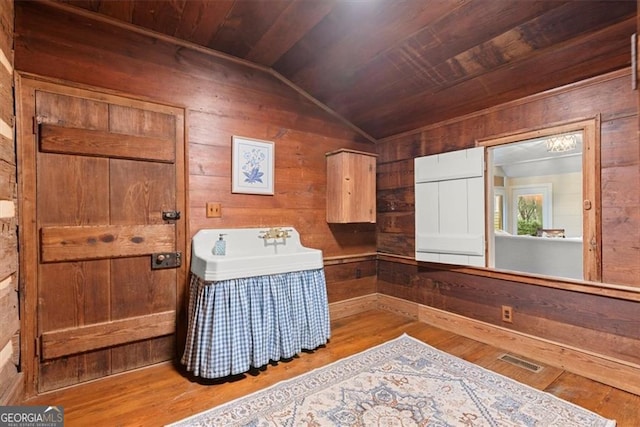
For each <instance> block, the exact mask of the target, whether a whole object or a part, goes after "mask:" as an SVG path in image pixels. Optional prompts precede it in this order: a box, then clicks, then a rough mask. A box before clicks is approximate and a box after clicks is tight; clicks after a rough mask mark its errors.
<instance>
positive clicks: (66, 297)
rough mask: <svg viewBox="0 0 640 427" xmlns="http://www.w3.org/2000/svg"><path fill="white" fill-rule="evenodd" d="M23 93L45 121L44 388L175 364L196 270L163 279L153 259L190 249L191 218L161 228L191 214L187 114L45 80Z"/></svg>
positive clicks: (37, 186) (41, 197)
mask: <svg viewBox="0 0 640 427" xmlns="http://www.w3.org/2000/svg"><path fill="white" fill-rule="evenodd" d="M30 85H33V86H30ZM25 87H28V90H24V89H25ZM21 90H23V96H22V105H21V106H22V107H23V110H24V111H23V112H22V113H23V115H26V114H28V111H27V110H28V108H25V106H26V107H30V108H31V114H32V115H33V117H34V126H33V134H34V139H35V144H34V146H33V147H34V148H33V149H31V148H29V147H24V148H23V154H24V156H23V157H24V158H25V159H27V161H26V164H24V165H21V166H22V167H26V168H31V169H33V170H34V172H33V174H29V173H28V171H27V173H25V176H26V177H29V176H33V177H34V179H33V180H32V181H31V182H27V183H26V184H25V188H26V189H27V191H26V193H27V194H25V196H26V197H27V200H29V199H30V198H31V197H34V198H35V204H34V206H35V211H34V212H26V215H25V218H26V219H25V220H26V221H29V219H31V220H32V221H31V222H32V223H33V224H35V230H33V231H29V232H27V233H26V234H27V236H30V237H31V239H30V243H33V245H34V246H35V247H36V248H38V250H37V252H31V254H32V255H29V254H26V255H25V263H24V268H25V269H29V268H33V269H35V271H36V273H35V274H34V273H29V274H25V277H27V279H25V280H26V281H27V282H26V283H25V288H26V289H27V295H34V294H35V296H32V297H30V298H31V299H30V300H29V302H28V303H27V306H29V305H32V306H33V307H34V309H35V310H36V312H37V315H36V319H34V320H33V321H32V322H31V321H29V322H27V324H29V323H33V324H34V330H33V331H34V332H33V335H34V338H35V340H36V342H38V346H37V348H36V351H35V352H33V353H32V355H33V364H34V366H33V368H34V371H35V372H36V373H37V374H36V375H35V376H34V379H33V381H34V383H35V384H36V389H37V390H38V391H40V392H42V391H48V390H52V389H55V388H59V387H63V386H68V385H72V384H76V383H78V382H82V381H86V380H90V379H94V378H100V377H102V376H105V375H110V374H113V373H116V372H122V371H125V370H128V369H132V368H137V367H140V366H145V365H149V364H153V363H157V362H160V361H164V360H169V359H172V358H173V357H174V356H175V353H176V349H175V343H176V338H175V332H176V308H177V306H178V304H180V303H181V301H178V299H179V298H180V297H181V296H182V295H183V291H182V290H181V289H179V288H180V287H183V286H184V285H185V284H184V283H181V282H184V279H185V265H182V266H181V267H179V268H177V269H153V268H152V263H151V254H152V253H154V252H174V251H180V252H183V253H184V251H185V242H184V241H181V240H183V239H184V236H185V235H186V233H185V230H184V220H177V221H165V220H163V218H162V212H163V211H173V210H177V211H184V206H185V202H184V189H183V188H181V185H184V181H183V180H182V179H180V178H179V177H181V176H184V159H183V158H180V157H182V156H176V153H180V154H181V153H183V152H184V147H183V146H182V144H183V143H184V138H183V134H184V129H183V126H184V119H183V111H182V110H180V109H177V108H172V107H167V106H162V105H156V104H152V103H148V102H142V101H136V100H131V99H128V98H122V97H118V96H113V95H106V94H101V93H97V92H92V91H87V90H83V89H75V88H67V87H65V86H60V85H55V84H51V83H41V82H38V81H33V82H29V84H28V85H22V86H21ZM22 131H23V132H25V127H23V128H22ZM25 133H26V132H25ZM30 150H33V151H30ZM29 159H32V160H33V162H32V163H29V162H28V160H29ZM29 190H31V191H33V194H32V195H30V194H28V192H29ZM26 205H27V206H28V205H29V204H28V203H26ZM28 298H29V297H28ZM28 353H29V352H27V354H28Z"/></svg>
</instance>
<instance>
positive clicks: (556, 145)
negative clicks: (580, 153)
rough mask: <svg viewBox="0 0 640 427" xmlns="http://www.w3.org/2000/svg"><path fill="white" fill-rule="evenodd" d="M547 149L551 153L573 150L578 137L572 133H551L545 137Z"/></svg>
mask: <svg viewBox="0 0 640 427" xmlns="http://www.w3.org/2000/svg"><path fill="white" fill-rule="evenodd" d="M546 144H547V151H549V152H551V153H563V152H565V151H571V150H574V149H575V148H576V147H577V145H578V137H577V136H576V134H574V133H564V134H562V135H552V136H550V137H549V138H547V142H546Z"/></svg>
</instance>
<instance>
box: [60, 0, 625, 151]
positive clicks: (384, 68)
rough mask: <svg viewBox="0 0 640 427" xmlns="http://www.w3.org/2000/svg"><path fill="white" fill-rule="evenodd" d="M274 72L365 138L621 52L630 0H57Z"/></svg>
mask: <svg viewBox="0 0 640 427" xmlns="http://www.w3.org/2000/svg"><path fill="white" fill-rule="evenodd" d="M64 2H65V3H69V4H71V5H74V6H77V7H80V8H84V9H87V10H90V11H94V12H97V13H99V14H103V15H106V16H109V17H112V18H115V19H118V20H122V21H125V22H128V23H131V24H134V25H137V26H140V27H144V28H147V29H150V30H153V31H156V32H159V33H163V34H166V35H169V36H173V37H177V38H180V39H183V40H186V41H189V42H192V43H196V44H198V45H202V46H205V47H209V48H211V49H215V50H217V51H221V52H224V53H227V54H230V55H233V56H236V57H239V58H243V59H246V60H248V61H252V62H255V63H258V64H261V65H264V66H267V67H271V68H272V69H273V70H275V71H277V72H278V73H280V74H281V75H282V76H284V77H285V78H287V79H288V80H290V81H291V82H293V83H294V84H295V85H297V86H298V87H300V88H302V89H303V90H304V91H306V92H307V93H308V94H310V95H311V96H313V97H314V98H316V99H317V100H319V101H320V102H322V103H324V104H325V105H327V106H328V107H330V108H331V109H333V110H334V111H336V112H337V113H338V114H340V115H341V116H342V117H344V118H345V119H346V120H348V121H350V122H351V123H353V124H354V125H355V126H357V127H359V128H360V129H362V130H363V131H364V132H366V133H367V134H369V135H371V136H372V137H374V138H376V139H380V138H384V137H386V136H390V135H394V134H398V133H402V132H405V131H409V130H413V129H417V128H419V127H422V126H426V125H429V124H432V123H436V122H440V121H442V120H446V119H450V118H453V117H457V116H460V115H464V114H467V113H471V112H473V111H476V110H479V109H482V108H486V107H490V106H492V105H496V104H499V103H502V102H506V101H509V100H513V99H517V98H521V97H523V96H526V95H530V94H533V93H537V92H541V91H544V90H547V89H551V88H554V87H557V86H560V85H565V84H569V83H573V82H576V81H579V80H582V79H585V78H589V77H593V76H596V75H599V74H602V73H606V72H609V71H612V70H616V69H620V68H622V67H626V66H629V65H630V63H631V53H630V52H631V41H630V38H631V35H632V34H633V33H634V32H635V31H636V1H635V0H627V1H595V0H593V1H575V0H574V1H548V0H544V1H533V0H527V1H514V0H439V1H438V0H405V1H401V0H263V1H256V0H215V1H210V0H163V1H152V0H147V1H139V0H138V1H133V0H120V1H105V0H65V1H64Z"/></svg>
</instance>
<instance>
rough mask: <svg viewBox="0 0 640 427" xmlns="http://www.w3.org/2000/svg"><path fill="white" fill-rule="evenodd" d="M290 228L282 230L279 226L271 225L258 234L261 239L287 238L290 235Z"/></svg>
mask: <svg viewBox="0 0 640 427" xmlns="http://www.w3.org/2000/svg"><path fill="white" fill-rule="evenodd" d="M290 231H291V230H283V229H282V228H280V227H271V228H270V229H268V230H266V231H261V232H260V235H259V236H258V237H259V238H261V239H288V238H289V237H291V234H289V232H290Z"/></svg>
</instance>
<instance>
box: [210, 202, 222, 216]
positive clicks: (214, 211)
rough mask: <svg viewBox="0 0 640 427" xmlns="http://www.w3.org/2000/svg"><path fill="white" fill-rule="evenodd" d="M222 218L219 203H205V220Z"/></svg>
mask: <svg viewBox="0 0 640 427" xmlns="http://www.w3.org/2000/svg"><path fill="white" fill-rule="evenodd" d="M221 216H222V206H221V205H220V203H215V202H207V218H220V217H221Z"/></svg>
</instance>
